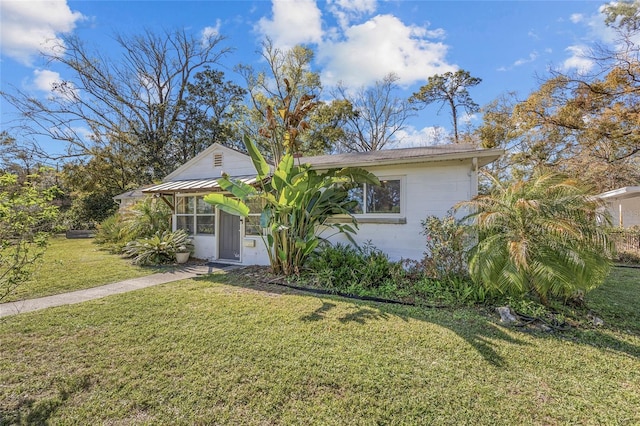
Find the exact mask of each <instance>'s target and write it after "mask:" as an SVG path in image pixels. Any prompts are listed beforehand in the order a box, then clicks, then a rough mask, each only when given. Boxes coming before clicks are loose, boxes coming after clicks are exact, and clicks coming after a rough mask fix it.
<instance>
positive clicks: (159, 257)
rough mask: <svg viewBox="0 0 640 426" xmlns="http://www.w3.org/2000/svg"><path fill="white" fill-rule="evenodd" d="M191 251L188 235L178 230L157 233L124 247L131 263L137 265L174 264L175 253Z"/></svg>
mask: <svg viewBox="0 0 640 426" xmlns="http://www.w3.org/2000/svg"><path fill="white" fill-rule="evenodd" d="M192 250H193V244H192V242H191V240H190V239H189V234H187V232H186V231H184V230H183V229H180V230H178V231H175V232H169V231H164V232H162V233H161V232H157V233H156V234H155V235H154V236H152V237H150V238H141V239H138V240H135V241H131V242H130V243H128V244H127V245H126V246H125V248H124V253H125V255H126V256H128V257H133V263H134V264H137V265H162V264H167V263H174V262H175V260H176V253H178V252H184V251H192Z"/></svg>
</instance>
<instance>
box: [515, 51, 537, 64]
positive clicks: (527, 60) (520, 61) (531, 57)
mask: <svg viewBox="0 0 640 426" xmlns="http://www.w3.org/2000/svg"><path fill="white" fill-rule="evenodd" d="M536 59H538V52H535V51H534V52H531V53H529V57H528V58H521V59H518V60H517V61H515V62H514V63H513V66H514V67H519V66H520V65H524V64H528V63H530V62H533V61H535V60H536Z"/></svg>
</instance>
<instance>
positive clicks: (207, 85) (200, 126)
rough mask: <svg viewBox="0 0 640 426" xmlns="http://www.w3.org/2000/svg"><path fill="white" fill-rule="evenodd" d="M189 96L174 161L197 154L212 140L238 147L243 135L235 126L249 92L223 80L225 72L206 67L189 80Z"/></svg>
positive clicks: (182, 116)
mask: <svg viewBox="0 0 640 426" xmlns="http://www.w3.org/2000/svg"><path fill="white" fill-rule="evenodd" d="M187 91H188V96H187V98H186V101H185V102H186V106H185V108H184V111H183V113H182V114H181V117H180V118H179V121H180V125H179V130H178V134H177V141H178V142H177V143H176V146H175V152H174V153H173V155H174V160H173V162H174V163H175V164H183V163H185V162H186V161H188V160H190V159H191V158H193V157H195V156H196V155H197V154H199V153H200V152H201V151H203V150H204V149H205V148H207V147H208V146H209V145H211V143H212V142H217V143H219V144H221V145H226V146H229V147H231V148H238V147H239V146H238V144H239V143H240V137H239V136H238V135H237V134H236V132H235V131H234V129H233V126H232V124H231V123H232V119H233V116H234V114H235V113H236V112H237V111H238V110H239V109H240V108H241V104H242V101H243V99H244V96H245V95H246V94H247V91H246V90H245V89H243V88H242V87H240V86H238V85H236V84H234V83H232V82H230V81H225V80H224V73H223V72H222V71H217V70H212V69H206V70H204V71H201V72H198V73H197V74H196V75H195V76H194V79H193V82H189V83H187Z"/></svg>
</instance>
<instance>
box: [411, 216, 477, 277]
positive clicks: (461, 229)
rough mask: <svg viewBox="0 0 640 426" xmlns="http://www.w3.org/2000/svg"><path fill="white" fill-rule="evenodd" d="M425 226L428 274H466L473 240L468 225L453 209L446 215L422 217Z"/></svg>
mask: <svg viewBox="0 0 640 426" xmlns="http://www.w3.org/2000/svg"><path fill="white" fill-rule="evenodd" d="M422 228H423V232H422V233H423V234H424V235H425V236H426V237H427V243H426V249H427V250H426V251H425V253H424V255H425V257H424V261H423V266H424V272H425V274H427V276H430V277H433V278H436V279H444V278H449V277H466V276H467V275H468V274H467V262H466V258H467V251H468V248H469V246H470V240H471V239H470V236H469V232H468V229H467V228H468V227H467V226H465V225H464V224H463V223H462V222H461V221H460V220H458V219H456V218H455V217H454V216H453V214H452V213H451V212H449V213H447V215H446V216H445V217H444V218H439V217H437V216H429V217H427V218H426V219H425V220H423V221H422Z"/></svg>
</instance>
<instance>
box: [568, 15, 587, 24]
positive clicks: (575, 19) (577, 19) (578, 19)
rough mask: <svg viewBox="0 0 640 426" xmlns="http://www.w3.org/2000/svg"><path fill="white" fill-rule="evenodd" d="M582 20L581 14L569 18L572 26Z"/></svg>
mask: <svg viewBox="0 0 640 426" xmlns="http://www.w3.org/2000/svg"><path fill="white" fill-rule="evenodd" d="M583 19H584V15H583V14H581V13H574V14H573V15H571V16H570V17H569V20H570V21H571V22H573V23H574V24H577V23H578V22H582V20H583Z"/></svg>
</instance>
